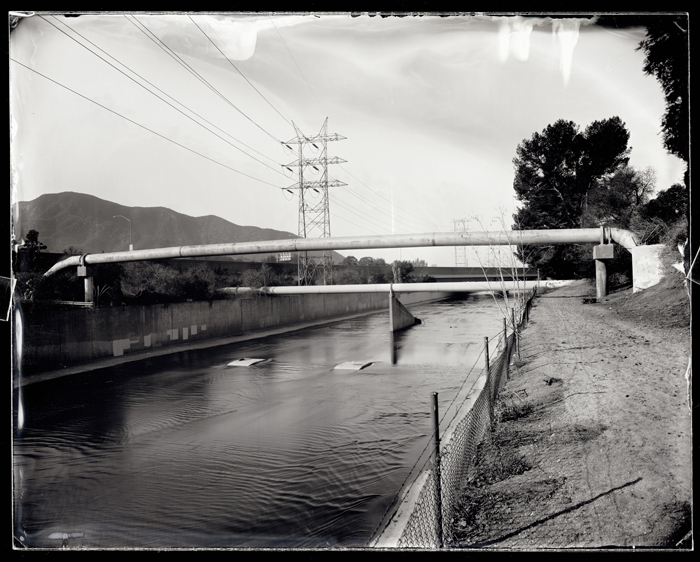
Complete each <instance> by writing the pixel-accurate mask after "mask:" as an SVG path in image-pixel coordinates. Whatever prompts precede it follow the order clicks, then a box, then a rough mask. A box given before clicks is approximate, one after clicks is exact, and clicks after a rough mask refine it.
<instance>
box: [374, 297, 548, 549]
mask: <svg viewBox="0 0 700 562" xmlns="http://www.w3.org/2000/svg"><path fill="white" fill-rule="evenodd" d="M535 295H536V290H533V291H532V292H531V293H530V294H529V296H528V298H527V299H524V300H523V302H522V303H520V304H521V306H519V307H518V308H519V310H517V312H516V314H514V315H513V316H512V317H511V319H510V320H511V333H510V334H509V335H508V330H507V327H505V322H504V331H503V332H502V333H501V334H500V340H499V342H498V345H497V349H498V350H499V353H498V355H497V358H496V360H495V361H493V362H489V356H488V342H487V344H486V346H485V351H486V361H485V363H486V364H485V366H484V368H483V370H482V372H481V373H480V374H479V377H478V379H477V381H476V383H475V384H474V386H473V387H472V389H471V390H470V391H469V393H468V394H467V396H466V398H465V399H464V402H463V403H462V404H461V405H460V406H459V408H458V411H457V414H456V415H455V417H454V418H453V420H452V422H451V423H450V424H449V426H448V427H447V429H446V430H445V431H444V433H443V434H442V436H440V435H439V427H438V425H437V424H438V421H437V400H436V397H437V394H435V395H434V398H435V401H434V406H433V408H434V412H433V413H434V420H435V431H436V435H435V438H434V439H433V443H432V445H433V447H434V448H435V453H434V454H433V458H432V466H431V467H429V468H426V469H425V470H423V472H422V473H421V474H420V475H419V476H418V478H416V480H415V481H414V482H413V484H412V485H411V486H409V487H408V488H407V489H406V491H405V492H404V494H403V495H402V497H401V499H400V500H399V502H398V506H397V508H396V510H395V512H394V515H393V517H392V519H391V520H390V521H389V523H388V524H387V525H386V526H385V527H384V528H383V529H382V531H381V534H379V535H378V536H377V537H376V538H375V539H373V540H372V541H371V542H370V545H371V546H374V547H379V548H425V549H435V548H442V547H443V546H450V545H451V544H453V543H454V542H455V537H454V536H453V534H454V531H453V525H452V521H453V518H454V514H455V509H456V508H457V507H458V504H459V501H460V497H461V493H462V488H463V484H464V483H465V482H468V481H470V480H472V479H473V478H474V477H475V476H476V475H475V473H474V472H475V466H476V461H477V453H478V447H479V445H480V444H481V443H483V442H484V440H485V439H487V438H488V435H489V433H490V432H491V429H492V427H493V423H494V410H495V403H496V400H497V398H498V394H499V392H500V390H501V388H502V387H503V385H504V384H505V381H506V380H507V379H508V377H509V368H510V362H511V358H512V355H513V353H514V352H515V353H517V352H518V349H519V337H520V336H519V332H520V330H521V329H522V327H523V325H524V324H525V323H526V322H527V320H528V317H529V310H530V307H531V304H532V301H533V299H534V297H535ZM438 451H439V452H438Z"/></svg>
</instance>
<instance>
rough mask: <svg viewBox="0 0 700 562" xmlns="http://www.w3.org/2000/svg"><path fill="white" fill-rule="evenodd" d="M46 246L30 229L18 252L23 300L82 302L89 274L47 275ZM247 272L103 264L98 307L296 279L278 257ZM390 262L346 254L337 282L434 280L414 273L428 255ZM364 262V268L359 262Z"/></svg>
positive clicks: (206, 295) (16, 269)
mask: <svg viewBox="0 0 700 562" xmlns="http://www.w3.org/2000/svg"><path fill="white" fill-rule="evenodd" d="M46 249H47V246H46V245H45V244H43V243H42V242H41V241H40V240H39V232H37V231H36V230H30V231H29V232H28V233H27V235H26V239H25V242H24V244H23V245H22V246H21V247H19V248H17V250H16V252H15V253H14V256H13V273H14V276H15V279H16V280H17V285H16V289H15V290H16V292H17V294H18V296H19V297H20V299H21V300H23V301H25V302H26V303H32V304H33V305H35V306H45V305H52V306H53V305H55V304H56V303H57V302H66V301H68V302H70V301H73V302H82V301H84V298H85V293H84V279H83V278H82V277H78V276H77V272H76V270H75V268H67V269H64V270H61V271H58V272H56V273H55V274H54V275H52V276H51V277H45V276H44V273H45V270H46V267H45V266H43V265H42V261H41V259H40V257H41V255H42V252H44V251H45V250H46ZM84 253H85V252H83V251H82V250H81V249H80V248H76V247H74V246H70V247H69V248H66V249H64V251H63V255H64V258H63V259H65V258H67V257H69V256H73V255H81V254H84ZM247 265H248V267H247V268H246V269H245V270H244V271H242V272H238V273H237V272H229V270H228V268H227V267H226V266H225V263H222V264H220V265H217V266H216V267H214V268H212V267H210V266H208V265H207V264H205V263H202V264H201V265H193V264H178V265H177V266H176V265H175V264H172V263H170V262H169V261H168V260H160V261H142V262H126V263H110V264H101V265H99V266H97V267H96V268H95V270H96V274H95V277H94V302H95V305H96V306H119V305H138V304H156V303H169V302H183V301H202V300H212V299H216V298H225V297H224V295H222V294H221V293H219V292H218V291H219V289H222V288H224V287H253V288H260V287H272V286H293V285H296V284H297V279H296V277H295V276H293V275H291V274H290V273H289V269H288V268H286V267H284V265H282V264H280V263H278V262H277V261H276V260H275V259H274V258H272V257H271V258H267V259H266V260H264V261H263V262H260V263H256V262H251V263H249V264H247ZM390 265H391V273H390V274H387V270H388V266H389V264H387V263H386V262H385V261H384V260H383V259H381V258H377V259H375V258H371V257H365V258H362V259H360V260H357V259H356V258H354V257H353V256H348V257H347V258H345V260H344V261H343V263H342V264H341V267H337V268H336V270H335V271H334V278H333V283H334V284H343V285H344V284H364V283H391V282H394V283H413V282H429V281H433V280H434V279H433V278H431V277H429V276H416V275H414V274H413V267H414V265H415V266H417V267H420V266H424V265H425V261H424V260H414V261H413V262H410V261H395V262H393V263H392V264H390ZM360 266H362V267H360Z"/></svg>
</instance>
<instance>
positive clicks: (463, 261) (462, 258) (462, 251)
mask: <svg viewBox="0 0 700 562" xmlns="http://www.w3.org/2000/svg"><path fill="white" fill-rule="evenodd" d="M452 224H453V225H454V231H455V232H467V219H452ZM455 267H467V247H466V246H455Z"/></svg>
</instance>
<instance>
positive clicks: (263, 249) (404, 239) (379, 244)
mask: <svg viewBox="0 0 700 562" xmlns="http://www.w3.org/2000/svg"><path fill="white" fill-rule="evenodd" d="M610 241H614V242H617V243H618V244H620V245H621V246H623V247H625V248H627V250H631V249H632V248H634V247H635V246H637V245H639V239H638V238H637V236H636V235H635V234H634V233H632V232H630V231H628V230H622V229H618V228H605V229H600V228H572V229H561V230H512V231H495V232H434V233H427V234H391V235H387V236H343V237H338V238H290V239H289V240H266V241H261V242H238V243H235V242H234V243H228V244H202V245H196V246H175V247H172V248H154V249H151V250H134V251H128V252H109V253H100V254H84V255H82V256H71V257H69V258H67V259H65V260H63V261H60V262H58V263H57V264H55V265H54V266H53V267H52V268H51V269H49V270H48V271H47V272H46V273H45V275H46V276H49V275H53V274H54V273H56V272H57V271H60V270H61V269H65V268H67V267H74V266H79V265H97V264H104V263H115V262H130V261H146V260H160V259H172V258H194V257H205V256H237V255H246V254H268V253H276V252H311V251H329V250H369V249H375V248H421V247H429V246H504V245H512V246H523V245H527V246H549V245H552V244H596V243H603V242H610Z"/></svg>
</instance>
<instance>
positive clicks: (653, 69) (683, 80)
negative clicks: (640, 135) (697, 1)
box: [637, 14, 690, 163]
mask: <svg viewBox="0 0 700 562" xmlns="http://www.w3.org/2000/svg"><path fill="white" fill-rule="evenodd" d="M646 28H647V34H646V37H645V38H644V40H642V41H641V42H640V43H639V47H637V50H638V51H639V50H641V51H642V52H643V53H644V55H645V61H644V67H643V68H644V72H645V73H646V74H649V75H653V76H654V77H656V79H657V80H658V81H659V82H660V84H661V87H662V88H663V91H664V97H665V98H666V113H665V114H664V117H663V119H662V120H661V131H662V134H663V139H664V145H665V147H666V149H667V150H668V151H669V152H670V153H671V154H675V155H676V156H678V157H679V158H681V159H682V160H684V161H685V162H686V163H687V162H688V151H689V144H688V139H689V127H690V120H689V113H688V99H689V92H688V57H689V56H690V53H689V51H688V16H687V14H679V15H659V16H654V18H653V19H650V21H649V22H648V23H647V24H646Z"/></svg>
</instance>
